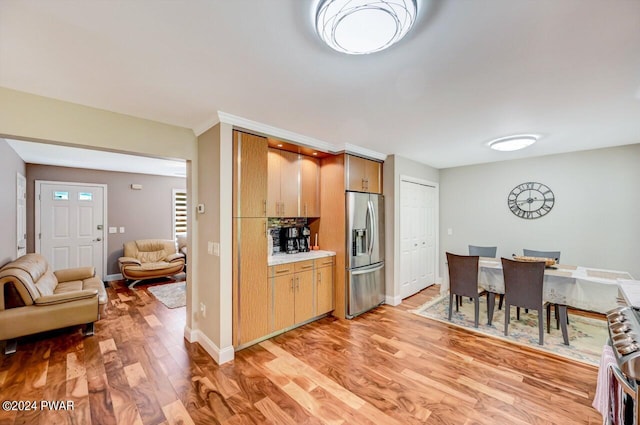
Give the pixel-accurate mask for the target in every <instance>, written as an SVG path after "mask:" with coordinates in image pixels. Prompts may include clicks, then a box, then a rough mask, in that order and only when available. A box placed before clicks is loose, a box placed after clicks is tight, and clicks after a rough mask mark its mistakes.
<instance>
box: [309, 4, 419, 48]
mask: <svg viewBox="0 0 640 425" xmlns="http://www.w3.org/2000/svg"><path fill="white" fill-rule="evenodd" d="M417 11H418V6H417V4H416V0H324V1H321V2H320V4H319V6H318V10H317V12H316V30H317V31H318V35H319V36H320V38H321V39H322V40H323V41H324V42H325V43H327V45H329V47H331V48H332V49H334V50H337V51H339V52H342V53H347V54H350V55H364V54H367V53H374V52H379V51H380V50H384V49H386V48H388V47H390V46H392V45H393V44H395V43H397V42H398V41H400V40H401V39H402V37H404V36H405V35H406V34H407V32H408V31H409V29H410V28H411V27H412V26H413V23H414V22H415V20H416V14H417Z"/></svg>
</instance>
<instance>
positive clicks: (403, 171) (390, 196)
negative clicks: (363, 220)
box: [383, 155, 440, 305]
mask: <svg viewBox="0 0 640 425" xmlns="http://www.w3.org/2000/svg"><path fill="white" fill-rule="evenodd" d="M383 173H384V179H383V194H384V202H385V241H386V250H385V280H386V303H387V304H391V305H398V304H400V302H401V301H402V298H401V296H400V270H399V269H398V267H400V262H399V261H397V262H396V258H398V259H399V258H400V217H399V216H398V214H397V212H398V211H399V209H400V196H399V194H400V177H401V176H407V177H412V178H414V179H419V180H422V181H428V182H433V183H438V181H439V178H440V177H439V175H440V173H439V171H438V170H437V169H435V168H432V167H429V166H428V165H424V164H421V163H419V162H415V161H412V160H410V159H407V158H403V157H401V156H398V155H390V156H388V157H387V159H386V160H385V162H384V167H383Z"/></svg>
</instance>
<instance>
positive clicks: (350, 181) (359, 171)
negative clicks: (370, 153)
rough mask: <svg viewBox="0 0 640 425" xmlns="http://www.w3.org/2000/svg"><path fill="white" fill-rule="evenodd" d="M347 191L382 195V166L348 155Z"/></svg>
mask: <svg viewBox="0 0 640 425" xmlns="http://www.w3.org/2000/svg"><path fill="white" fill-rule="evenodd" d="M345 165H346V173H347V176H346V177H347V178H346V180H347V190H355V191H358V192H369V193H382V164H381V163H380V162H377V161H372V160H369V159H364V158H360V157H358V156H353V155H346V164H345Z"/></svg>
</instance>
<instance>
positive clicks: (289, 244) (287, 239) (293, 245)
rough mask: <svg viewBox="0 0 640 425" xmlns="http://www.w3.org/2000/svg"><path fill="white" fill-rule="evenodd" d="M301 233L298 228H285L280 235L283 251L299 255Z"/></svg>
mask: <svg viewBox="0 0 640 425" xmlns="http://www.w3.org/2000/svg"><path fill="white" fill-rule="evenodd" d="M299 236H300V232H298V228H297V227H283V228H282V230H281V233H280V242H281V249H282V251H284V252H286V253H287V254H297V253H298V252H300V245H299V244H298V241H299Z"/></svg>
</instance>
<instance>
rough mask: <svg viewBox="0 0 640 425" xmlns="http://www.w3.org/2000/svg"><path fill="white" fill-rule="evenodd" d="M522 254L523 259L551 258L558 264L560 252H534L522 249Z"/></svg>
mask: <svg viewBox="0 0 640 425" xmlns="http://www.w3.org/2000/svg"><path fill="white" fill-rule="evenodd" d="M522 254H523V255H524V256H525V257H540V258H553V259H555V260H556V263H559V262H560V251H536V250H534V249H523V250H522Z"/></svg>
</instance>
